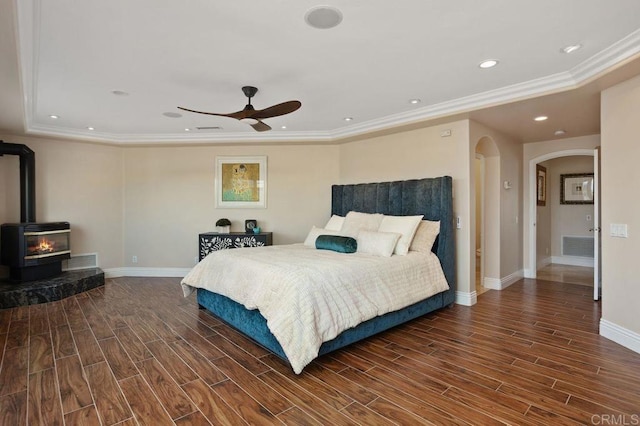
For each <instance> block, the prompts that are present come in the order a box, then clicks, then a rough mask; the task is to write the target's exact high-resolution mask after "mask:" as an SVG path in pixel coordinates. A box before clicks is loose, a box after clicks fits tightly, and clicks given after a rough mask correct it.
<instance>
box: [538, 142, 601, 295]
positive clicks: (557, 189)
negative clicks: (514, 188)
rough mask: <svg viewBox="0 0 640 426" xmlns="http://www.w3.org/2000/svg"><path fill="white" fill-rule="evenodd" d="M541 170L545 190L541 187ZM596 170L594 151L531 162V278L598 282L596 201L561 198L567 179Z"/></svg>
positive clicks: (561, 154)
mask: <svg viewBox="0 0 640 426" xmlns="http://www.w3.org/2000/svg"><path fill="white" fill-rule="evenodd" d="M541 170H543V171H544V172H543V173H544V176H545V177H546V182H545V184H546V187H545V188H540V176H539V175H540V173H541ZM593 172H594V151H593V150H592V149H579V150H569V151H559V152H554V153H549V154H546V155H543V156H540V157H537V158H534V159H532V160H531V161H530V163H529V194H528V199H529V206H530V213H529V217H530V220H529V224H528V226H529V229H528V231H529V232H528V233H529V244H528V245H529V265H528V266H529V267H528V268H527V270H528V274H527V278H537V279H542V280H548V281H556V282H565V283H572V284H582V285H587V286H593V283H594V261H595V258H596V251H595V250H594V244H595V241H596V240H597V239H596V238H595V232H597V231H595V230H596V229H599V228H598V226H596V225H595V221H596V220H597V215H596V214H595V211H594V204H592V203H571V202H567V199H565V197H563V196H562V195H564V193H563V191H564V190H566V188H565V186H566V182H567V179H568V178H567V177H569V176H575V175H586V174H589V173H591V174H593ZM541 190H542V191H543V193H544V194H545V197H544V198H545V200H544V202H542V203H541V202H540V193H541Z"/></svg>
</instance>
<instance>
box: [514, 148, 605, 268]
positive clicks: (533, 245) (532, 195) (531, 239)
mask: <svg viewBox="0 0 640 426" xmlns="http://www.w3.org/2000/svg"><path fill="white" fill-rule="evenodd" d="M593 155H594V150H593V149H572V150H565V151H556V152H550V153H547V154H544V155H541V156H538V157H535V158H533V159H531V160H529V169H528V176H529V185H528V186H527V188H525V191H526V194H525V196H526V198H527V199H528V201H529V209H528V210H529V220H528V223H527V229H526V231H525V244H526V247H527V249H528V254H527V255H526V256H525V259H524V263H525V268H524V271H525V277H526V278H536V277H537V269H538V247H537V239H538V238H537V237H538V234H537V216H538V215H537V207H538V206H537V191H536V183H537V178H536V174H537V166H538V164H540V163H543V162H545V161H548V160H553V159H557V158H562V157H573V156H591V157H593Z"/></svg>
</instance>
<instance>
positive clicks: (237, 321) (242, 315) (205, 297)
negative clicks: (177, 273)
mask: <svg viewBox="0 0 640 426" xmlns="http://www.w3.org/2000/svg"><path fill="white" fill-rule="evenodd" d="M197 301H198V305H199V306H200V307H201V308H205V309H207V310H208V311H210V312H211V313H213V314H214V315H215V316H216V317H218V318H219V319H221V320H222V321H224V322H225V323H227V324H229V325H230V326H232V327H233V328H235V329H237V330H239V331H240V332H241V333H243V334H244V335H245V336H248V337H249V338H251V339H252V340H253V341H255V342H256V343H258V344H259V345H261V346H263V347H264V348H266V349H268V350H270V351H271V352H273V353H274V354H275V355H277V356H278V357H280V358H282V359H283V360H285V361H286V362H287V363H288V362H289V360H288V359H287V357H286V355H285V353H284V351H283V350H282V346H280V343H278V341H277V340H276V338H275V337H274V336H273V334H271V331H270V330H269V327H267V320H266V319H265V318H264V317H263V316H262V315H261V314H260V312H259V311H258V310H256V309H253V310H248V309H246V308H245V307H244V306H243V305H241V304H239V303H237V302H235V301H233V300H231V299H229V298H228V297H226V296H222V295H220V294H216V293H212V292H210V291H208V290H204V289H201V288H199V289H197ZM453 302H454V300H453V294H452V293H451V292H449V291H445V292H442V293H439V294H436V295H434V296H431V297H430V298H428V299H425V300H422V301H420V302H417V303H414V304H413V305H410V306H407V307H406V308H403V309H400V310H398V311H394V312H389V313H387V314H384V315H381V316H378V317H375V318H372V319H370V320H368V321H365V322H363V323H361V324H359V325H357V326H356V327H353V328H350V329H348V330H345V331H343V332H342V333H340V334H339V335H338V336H336V338H335V339H333V340H330V341H328V342H324V343H323V344H322V346H320V350H319V352H318V356H320V355H324V354H326V353H329V352H332V351H334V350H336V349H340V348H343V347H345V346H347V345H350V344H351V343H354V342H357V341H359V340H362V339H365V338H367V337H370V336H373V335H374V334H377V333H380V332H382V331H384V330H388V329H390V328H392V327H395V326H397V325H399V324H402V323H405V322H407V321H410V320H412V319H415V318H418V317H420V316H422V315H424V314H427V313H429V312H432V311H435V310H436V309H440V308H442V307H444V306H448V305H451V304H452V303H453Z"/></svg>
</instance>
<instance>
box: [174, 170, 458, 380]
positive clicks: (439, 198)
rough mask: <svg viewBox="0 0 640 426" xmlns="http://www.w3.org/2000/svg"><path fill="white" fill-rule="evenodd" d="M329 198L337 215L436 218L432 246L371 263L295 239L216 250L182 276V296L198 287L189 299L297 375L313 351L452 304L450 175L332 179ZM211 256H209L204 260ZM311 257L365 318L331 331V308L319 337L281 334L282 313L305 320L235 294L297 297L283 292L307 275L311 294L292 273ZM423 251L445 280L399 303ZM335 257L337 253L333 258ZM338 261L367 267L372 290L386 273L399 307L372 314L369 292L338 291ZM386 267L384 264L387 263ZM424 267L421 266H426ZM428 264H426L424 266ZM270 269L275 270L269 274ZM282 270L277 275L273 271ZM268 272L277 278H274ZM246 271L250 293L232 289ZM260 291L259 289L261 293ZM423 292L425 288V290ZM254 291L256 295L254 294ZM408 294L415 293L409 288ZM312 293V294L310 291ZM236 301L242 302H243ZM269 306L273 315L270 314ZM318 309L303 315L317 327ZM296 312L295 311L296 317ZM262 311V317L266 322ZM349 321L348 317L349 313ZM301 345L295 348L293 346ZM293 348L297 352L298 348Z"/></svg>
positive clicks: (345, 281)
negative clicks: (341, 181)
mask: <svg viewBox="0 0 640 426" xmlns="http://www.w3.org/2000/svg"><path fill="white" fill-rule="evenodd" d="M331 205H332V207H331V213H332V216H333V215H336V216H342V217H344V216H346V215H347V214H348V213H349V212H353V211H355V212H362V213H381V214H384V215H389V216H415V215H421V216H422V215H423V218H424V219H426V220H429V221H439V222H440V231H439V234H438V236H437V238H436V241H435V243H434V244H433V247H432V253H431V252H429V253H414V252H409V253H408V254H407V255H406V256H397V255H394V256H392V257H390V258H386V259H381V260H376V261H375V263H374V261H373V260H371V259H369V258H367V257H366V256H355V255H350V254H338V253H334V252H331V251H326V250H315V248H309V247H305V246H304V245H302V244H298V245H283V246H269V247H260V248H241V249H234V250H225V251H219V252H214V253H212V254H211V255H210V256H207V258H205V259H203V261H202V262H200V264H198V265H197V266H196V267H195V268H194V269H193V270H192V271H191V272H190V273H189V274H188V275H187V276H186V277H185V279H183V281H182V285H183V290H184V293H185V296H187V295H188V294H190V293H191V292H192V291H197V296H196V298H197V302H198V304H199V306H200V307H201V308H205V309H207V310H209V311H210V312H212V313H213V314H214V315H215V316H217V317H219V318H220V319H222V320H223V321H224V322H226V323H228V324H229V325H231V326H232V327H234V328H236V329H237V330H239V331H240V332H242V333H243V334H245V335H246V336H248V337H250V338H251V339H252V340H254V341H255V342H257V343H258V344H260V345H261V346H263V347H265V348H267V349H268V350H270V351H271V352H273V353H274V354H276V355H277V356H278V357H280V358H281V359H283V360H285V361H286V362H288V363H289V364H290V365H291V367H292V369H293V371H294V372H295V373H297V374H299V373H300V372H301V371H302V369H303V368H304V366H306V365H307V364H308V363H309V362H311V360H313V359H315V358H316V357H318V356H320V355H323V354H326V353H329V352H331V351H334V350H337V349H339V348H342V347H344V346H347V345H349V344H352V343H354V342H357V341H359V340H362V339H364V338H367V337H369V336H372V335H374V334H377V333H380V332H382V331H384V330H387V329H389V328H391V327H394V326H397V325H399V324H402V323H404V322H407V321H409V320H412V319H414V318H417V317H419V316H422V315H424V314H426V313H429V312H432V311H434V310H436V309H440V308H443V307H445V306H448V305H451V304H452V303H453V302H454V300H455V282H456V281H455V258H454V250H455V247H454V231H453V222H454V221H453V208H452V179H451V177H449V176H442V177H437V178H425V179H414V180H405V181H394V182H381V183H367V184H355V185H334V186H332V200H331ZM292 256H293V257H292ZM340 256H342V257H340ZM210 257H211V259H209V258H210ZM278 257H283V258H296V259H298V258H299V259H300V260H299V261H291V264H292V265H298V264H299V265H305V267H300V268H297V267H292V268H290V269H291V270H289V269H287V268H285V267H284V266H283V265H282V264H279V263H276V261H275V260H272V259H275V258H278ZM311 257H315V258H318V259H320V258H322V260H319V261H318V265H319V266H317V267H316V266H315V263H314V266H313V268H312V269H314V270H316V273H317V274H319V275H323V276H330V275H331V274H332V273H333V274H334V275H335V279H334V280H335V281H337V282H338V281H339V282H340V283H339V284H331V285H333V287H330V289H331V290H330V291H334V292H336V293H339V292H340V291H343V290H344V292H345V293H346V294H347V295H349V296H350V297H351V301H352V302H355V303H354V306H349V303H351V302H349V301H346V302H341V303H344V304H345V306H344V308H345V309H346V310H355V311H358V312H357V314H358V315H361V316H362V317H363V318H368V317H369V316H371V318H368V319H365V320H363V321H362V322H358V323H354V324H352V325H349V326H348V327H347V328H345V329H344V330H342V329H341V328H339V327H344V325H343V324H342V325H340V326H339V327H338V326H337V325H336V327H338V328H336V329H335V330H334V329H333V325H334V324H333V323H334V322H335V321H336V320H337V319H338V320H341V319H342V314H337V315H334V317H333V318H328V319H326V321H325V322H327V323H329V324H330V327H329V328H330V329H331V330H330V331H327V333H326V334H323V335H322V336H321V337H317V336H313V337H309V338H307V337H306V335H299V334H298V332H297V331H294V332H292V334H291V333H288V330H287V333H285V334H286V337H283V332H282V331H281V330H280V329H279V328H278V327H277V324H280V322H282V321H283V318H284V320H286V322H287V326H288V325H289V323H293V324H294V327H298V328H300V329H304V328H305V327H307V328H308V326H307V325H306V323H305V324H303V325H300V326H298V325H297V324H298V323H299V322H302V321H303V319H304V318H302V317H303V315H302V314H300V313H296V314H295V316H294V318H287V316H286V315H289V314H286V315H285V314H284V313H283V312H282V310H280V311H278V310H277V309H276V310H274V309H270V308H269V309H266V308H265V309H263V310H262V311H261V310H260V309H256V306H255V304H254V302H255V300H254V301H247V300H246V299H243V298H242V297H244V296H246V297H248V298H249V299H252V296H254V297H253V299H258V301H261V300H263V299H269V297H271V298H281V299H283V300H285V299H287V298H288V297H294V298H295V297H297V296H290V293H291V292H290V290H291V288H292V287H293V286H296V285H297V284H296V283H301V282H302V281H309V282H310V284H308V287H307V289H306V290H305V293H306V292H309V293H314V292H315V291H316V290H315V289H316V287H317V286H318V284H317V283H316V282H315V281H314V279H313V277H312V276H309V278H308V279H307V278H305V279H301V278H300V276H299V275H297V274H298V273H307V272H305V271H302V272H300V271H298V269H300V270H304V269H309V268H308V267H307V266H306V265H308V264H310V262H311V260H310V259H311ZM428 257H431V258H433V259H435V263H436V264H437V265H438V269H439V270H440V274H442V275H443V278H444V279H446V284H448V285H446V286H445V287H437V289H435V294H434V295H432V296H428V297H425V298H424V299H421V300H418V301H415V302H412V303H410V304H409V305H402V303H405V302H401V301H400V300H404V299H403V298H404V294H405V288H404V287H402V286H403V285H404V283H405V281H407V282H408V281H410V280H409V279H408V278H407V279H406V280H405V278H404V276H402V275H401V273H402V270H404V269H407V268H409V269H410V270H409V272H407V273H408V274H409V275H411V276H415V275H416V274H417V273H416V272H415V271H413V269H412V268H413V266H407V265H413V264H414V263H415V262H416V261H417V262H418V264H420V265H422V264H423V263H424V264H426V260H428V259H427V258H428ZM234 258H235V260H234ZM238 258H240V259H238ZM334 258H335V259H336V260H335V263H334V264H332V263H331V262H333V259H334ZM338 258H340V259H341V260H337V259H338ZM238 260H240V261H241V262H244V263H240V264H239V265H244V266H234V265H235V264H234V263H232V262H237V261H238ZM216 262H217V263H216ZM338 262H340V263H338ZM342 262H348V263H349V262H350V263H354V264H359V263H360V264H362V265H365V266H366V268H365V269H367V270H369V275H368V276H365V277H363V278H364V279H365V280H366V281H367V282H371V285H372V286H375V287H371V288H375V289H378V287H377V285H378V283H377V280H378V276H380V280H383V281H384V280H392V281H393V287H391V288H392V289H393V291H395V290H396V289H397V296H396V295H394V296H393V304H395V305H398V306H393V307H391V308H389V309H387V311H382V312H383V313H382V314H379V315H378V314H375V313H373V314H372V312H373V311H371V309H369V305H370V304H369V303H368V302H367V301H366V299H369V297H368V296H369V295H368V294H366V293H359V291H361V290H357V289H356V288H355V287H354V288H353V289H352V288H350V287H349V288H348V289H347V290H345V288H346V287H347V286H349V285H350V282H351V281H350V280H352V277H351V276H350V275H349V269H346V267H345V269H341V268H342V266H339V265H342ZM385 262H386V263H385ZM412 262H413V263H412ZM382 264H384V265H385V266H380V268H382V269H379V270H377V272H376V269H375V268H376V267H378V266H376V265H382ZM227 265H228V266H227ZM332 265H333V266H332ZM394 265H397V266H394ZM207 267H208V268H209V269H208V270H207V269H206V268H207ZM387 267H389V268H391V267H397V268H398V270H397V273H396V272H390V273H389V277H385V276H384V273H385V271H386V268H387ZM234 268H235V269H237V271H236V272H237V273H239V274H240V275H242V274H244V275H245V276H244V277H238V278H232V276H231V275H227V274H228V273H229V274H230V273H231V272H233V270H234ZM322 268H324V269H322ZM421 268H422V266H421ZM424 268H432V266H428V267H427V266H424ZM440 268H441V269H440ZM334 270H335V271H334ZM389 270H390V271H391V269H389ZM425 271H427V270H426V269H425ZM428 271H431V269H429V270H428ZM276 273H277V274H278V275H275V274H276ZM281 273H282V275H280V274H281ZM429 273H430V272H429ZM421 274H423V271H422V270H421V271H420V274H418V275H420V276H422V275H421ZM424 274H427V272H424ZM263 275H264V277H263ZM274 276H277V277H278V278H277V279H275V280H274V279H273V277H274ZM214 277H215V278H214ZM234 277H235V276H234ZM249 277H252V279H253V280H254V281H256V282H258V283H260V285H258V286H257V287H254V288H253V290H248V291H244V290H243V291H244V292H245V293H247V292H248V293H249V294H245V295H239V294H237V293H238V292H241V291H240V290H236V289H235V286H234V284H235V283H234V282H233V281H234V279H237V280H238V281H242V280H248V279H249ZM353 280H354V281H355V278H353ZM208 281H219V283H218V285H221V287H215V289H216V290H210V289H207V288H205V287H209V286H208V284H209V283H208ZM275 281H278V283H279V285H281V286H284V287H286V289H285V290H282V292H281V293H278V294H275V295H274V292H276V291H281V290H280V289H279V288H276V287H275V284H273V285H274V287H273V288H272V287H271V284H270V283H272V282H275ZM421 282H422V283H425V284H424V286H418V287H420V288H417V289H412V290H409V289H406V292H409V291H419V292H421V291H423V290H424V289H422V288H421V287H425V289H426V287H428V286H429V285H430V284H428V283H427V280H426V279H424V278H422V281H421ZM287 286H289V287H287ZM407 286H408V284H407ZM238 288H240V287H238ZM433 290H434V289H431V290H430V291H433ZM261 291H262V293H260V292H261ZM424 291H425V292H426V290H424ZM254 292H257V293H259V294H253V293H254ZM372 293H373V291H372ZM381 293H384V294H383V296H384V297H386V298H387V299H389V294H388V293H389V290H386V293H385V291H381ZM332 294H333V293H332ZM425 294H428V293H425ZM241 296H242V297H241ZM412 297H415V295H414V296H412ZM311 298H312V299H313V300H316V299H315V298H314V296H313V295H312V296H311ZM396 299H398V300H396ZM236 300H238V301H236ZM297 300H298V299H295V300H294V301H293V302H292V305H293V304H296V303H298V302H297ZM239 301H243V303H240V302H239ZM299 303H300V305H301V306H302V308H299V311H295V312H302V313H303V314H304V315H307V314H308V311H309V309H308V306H310V305H309V303H308V302H306V301H302V300H301V301H300V302H299ZM313 303H315V302H313ZM320 305H321V303H320ZM355 305H357V306H355ZM371 305H372V306H373V305H375V303H374V302H372V304H371ZM400 305H402V306H400ZM376 306H377V305H376ZM296 309H297V307H296ZM360 311H363V312H360ZM370 311H371V312H370ZM274 312H275V315H276V316H277V318H276V317H274ZM292 312H294V311H292ZM324 312H325V311H324V309H316V308H314V311H313V312H311V313H310V314H308V315H307V316H309V318H310V321H311V323H312V326H313V327H316V326H317V324H316V323H318V322H320V323H321V322H322V321H323V320H322V318H321V317H322V316H323V315H325V314H324ZM263 314H264V316H263ZM298 315H299V316H300V318H298ZM372 315H373V316H372ZM265 316H266V317H267V318H269V321H268V320H267V319H266V318H265ZM345 321H347V320H345ZM349 321H354V320H352V319H349ZM345 324H348V322H345ZM272 330H273V331H272ZM323 333H324V331H323ZM291 336H293V337H291ZM300 336H302V337H300ZM327 336H328V337H327ZM290 337H291V338H290ZM318 339H320V340H318ZM311 340H313V342H312V343H309V342H308V341H311ZM281 343H282V344H281ZM308 344H311V346H312V347H311V348H309V349H307V348H306V346H307V345H308ZM283 346H284V347H283ZM303 346H304V348H303V349H300V347H303ZM299 351H302V352H304V353H302V354H300V353H299Z"/></svg>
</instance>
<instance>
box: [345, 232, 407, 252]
mask: <svg viewBox="0 0 640 426" xmlns="http://www.w3.org/2000/svg"><path fill="white" fill-rule="evenodd" d="M399 239H400V234H399V233H397V232H377V231H367V230H361V231H360V233H359V234H358V238H357V239H356V241H357V242H358V250H357V251H358V253H369V254H373V255H376V256H382V257H391V255H392V254H393V249H394V248H395V247H396V244H397V242H398V240H399Z"/></svg>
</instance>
